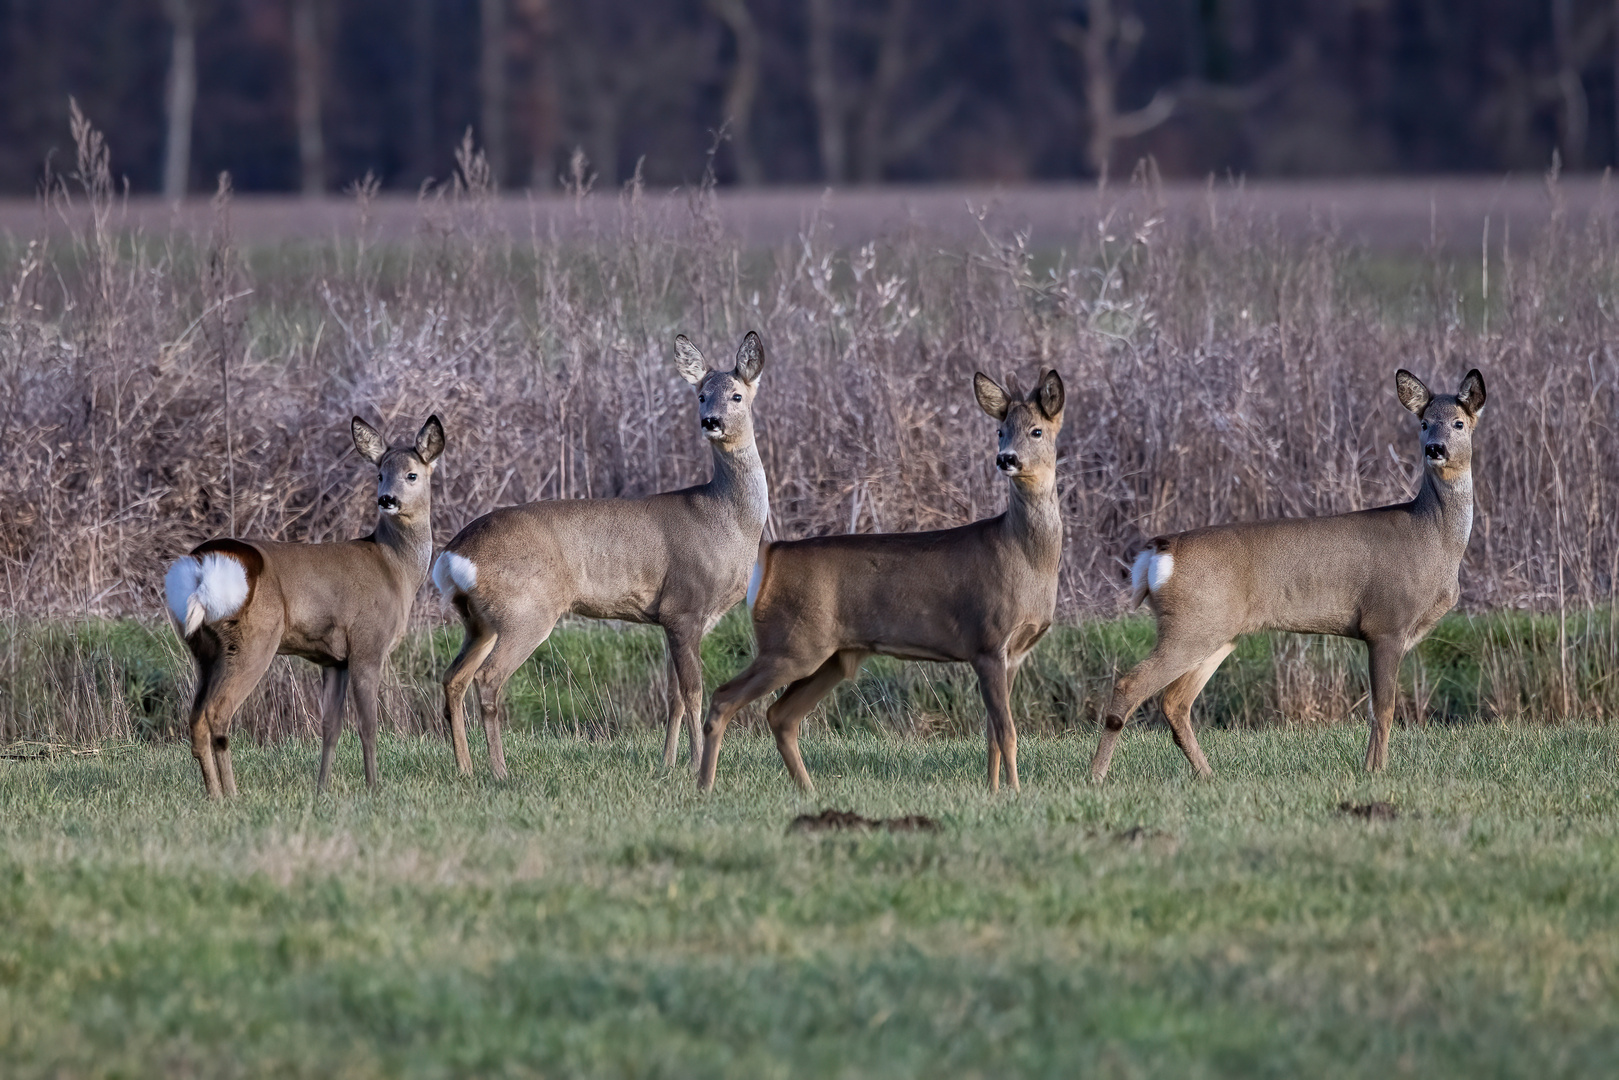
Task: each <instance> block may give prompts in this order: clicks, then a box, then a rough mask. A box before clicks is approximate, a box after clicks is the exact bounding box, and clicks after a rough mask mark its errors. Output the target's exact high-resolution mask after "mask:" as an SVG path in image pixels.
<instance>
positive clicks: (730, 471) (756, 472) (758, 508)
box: [704, 438, 770, 531]
mask: <svg viewBox="0 0 1619 1080" xmlns="http://www.w3.org/2000/svg"><path fill="white" fill-rule="evenodd" d="M713 452H714V476H713V479H711V480H709V482H708V484H707V485H706V486H705V488H704V490H705V493H706V494H708V495H709V496H710V497H711V498H715V499H718V500H719V501H721V502H723V503H725V504H726V505H727V506H728V507H730V508H731V509H732V510H733V511H735V513H736V519H737V521H738V523H740V524H741V525H743V526H744V527H746V528H749V529H753V530H755V531H757V530H762V529H763V528H764V524H765V518H766V517H767V516H769V514H770V488H769V485H768V484H766V483H765V465H764V462H763V461H762V460H760V458H759V447H758V445H757V444H756V443H755V442H754V441H753V440H752V439H751V438H750V439H749V440H748V441H747V442H746V443H744V444H742V445H740V446H724V445H722V444H720V443H714V444H713Z"/></svg>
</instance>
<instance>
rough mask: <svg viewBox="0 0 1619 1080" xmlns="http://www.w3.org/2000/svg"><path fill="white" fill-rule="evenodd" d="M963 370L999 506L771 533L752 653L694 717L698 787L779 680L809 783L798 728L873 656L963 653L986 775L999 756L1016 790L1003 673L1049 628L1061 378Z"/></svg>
mask: <svg viewBox="0 0 1619 1080" xmlns="http://www.w3.org/2000/svg"><path fill="white" fill-rule="evenodd" d="M1009 385H1010V386H1011V390H1010V392H1009V391H1008V390H1003V389H1002V388H1001V387H1000V386H998V385H996V384H995V382H994V381H993V380H992V379H990V378H988V377H987V376H985V375H983V374H976V375H974V376H973V390H974V392H975V394H976V395H977V398H978V404H979V406H980V407H982V408H983V410H984V411H985V412H986V413H988V414H989V415H990V416H992V417H994V418H995V419H996V420H997V421H999V423H1000V449H999V452H998V453H997V454H996V457H995V464H996V467H997V468H999V469H1000V470H1001V472H1003V473H1005V474H1006V477H1007V479H1008V480H1009V481H1010V485H1009V486H1010V488H1011V497H1010V499H1009V500H1008V503H1007V508H1006V512H1005V513H1004V514H1001V515H1000V516H998V517H992V518H986V519H984V520H982V521H975V522H973V523H972V524H971V525H962V526H960V527H958V528H954V529H943V530H940V531H937V532H918V533H885V534H876V535H850V536H822V537H815V538H812V539H807V540H793V541H787V542H781V543H774V544H767V545H765V546H763V547H762V548H761V549H760V552H759V562H758V565H757V567H756V569H755V571H754V581H753V583H752V584H751V585H750V587H749V598H748V599H749V603H750V606H751V607H752V609H753V631H754V637H755V638H756V639H757V641H758V650H759V651H758V655H757V656H756V657H755V658H754V661H753V663H752V664H750V665H749V666H748V668H747V670H746V671H744V672H742V674H740V675H738V676H737V677H736V678H734V679H732V680H731V681H730V682H728V683H726V684H725V685H724V686H722V687H720V688H719V689H718V690H716V691H714V700H713V702H712V704H711V705H710V706H709V711H708V719H707V722H706V723H705V724H704V726H703V769H702V773H701V775H700V777H699V786H700V787H701V788H702V789H703V790H705V791H706V790H708V789H710V788H712V787H713V786H714V772H715V769H716V767H717V766H718V763H719V753H720V741H721V740H722V739H723V738H724V737H725V727H726V725H727V724H728V723H730V720H731V717H732V716H734V715H735V714H736V712H737V710H739V709H741V708H742V707H743V706H744V705H747V704H748V703H749V702H751V701H753V700H755V699H757V698H760V697H763V696H764V695H765V694H768V693H769V692H770V691H772V690H774V689H776V688H777V687H781V686H785V687H786V688H787V689H786V691H785V692H783V693H782V695H781V696H780V697H779V698H777V699H776V700H775V702H774V703H773V704H772V705H771V706H770V708H769V710H768V711H767V712H766V714H765V715H766V718H767V719H768V720H769V722H770V729H771V731H773V732H774V733H775V736H776V748H777V749H778V750H780V751H781V758H782V761H784V762H785V763H786V765H787V771H788V772H790V773H792V776H793V779H794V780H795V781H797V782H798V786H799V787H800V788H802V789H803V790H804V791H806V792H808V791H813V790H814V785H813V784H811V783H810V777H809V772H808V771H807V770H806V769H805V768H804V760H803V758H802V757H800V756H799V753H798V726H799V723H800V722H801V721H802V720H803V719H804V717H805V716H807V715H808V714H809V712H810V710H812V709H813V708H815V706H816V704H817V703H818V702H819V701H820V700H821V699H822V698H823V697H825V696H826V695H827V694H828V693H830V692H831V690H832V688H833V687H835V686H837V684H838V683H840V682H842V681H843V680H844V679H847V678H851V677H853V675H854V674H855V672H856V671H858V670H859V668H860V664H861V662H862V661H864V660H865V659H866V657H868V656H871V655H872V654H874V653H880V654H882V655H885V656H897V657H899V658H901V659H905V660H932V661H937V662H951V661H956V662H962V663H969V664H971V665H972V666H973V670H974V671H975V672H977V674H978V688H979V691H980V693H982V694H983V698H984V705H985V707H986V709H987V710H988V713H989V718H988V722H987V725H986V734H987V742H988V744H989V786H990V789H991V790H995V789H996V788H997V787H998V786H999V784H1000V773H1001V763H1002V761H1004V762H1005V763H1006V780H1007V783H1008V784H1009V785H1010V786H1011V787H1012V789H1013V790H1014V791H1015V790H1017V786H1018V775H1017V729H1016V727H1014V725H1013V723H1012V708H1011V690H1012V680H1013V679H1014V678H1015V677H1016V675H1017V669H1018V666H1019V665H1020V664H1021V663H1022V662H1023V658H1024V657H1025V656H1027V655H1028V653H1029V650H1030V649H1032V648H1033V647H1034V644H1035V642H1037V641H1039V640H1040V638H1041V637H1042V636H1043V635H1044V634H1045V632H1046V630H1047V629H1048V628H1049V627H1050V626H1051V617H1052V615H1053V613H1054V612H1055V611H1056V607H1057V569H1058V565H1059V563H1060V562H1061V560H1062V514H1061V512H1060V511H1059V508H1058V505H1057V478H1056V466H1057V433H1058V432H1059V431H1060V430H1061V429H1062V408H1063V385H1062V379H1061V378H1059V377H1058V375H1057V373H1056V372H1055V371H1046V372H1043V373H1042V374H1041V376H1040V381H1039V382H1038V384H1037V385H1036V386H1035V389H1034V391H1033V392H1032V393H1030V394H1029V395H1028V397H1027V399H1024V398H1023V397H1022V396H1021V394H1019V392H1018V391H1017V388H1016V385H1015V384H1010V383H1009Z"/></svg>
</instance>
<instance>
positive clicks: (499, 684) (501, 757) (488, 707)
mask: <svg viewBox="0 0 1619 1080" xmlns="http://www.w3.org/2000/svg"><path fill="white" fill-rule="evenodd" d="M555 623H556V620H555V619H552V620H551V621H550V622H548V623H546V624H545V625H544V626H542V627H538V628H535V629H533V630H530V631H529V633H528V634H526V635H524V636H523V637H518V636H516V634H515V633H509V632H503V633H502V634H501V635H500V640H499V641H497V642H496V643H495V649H494V651H493V652H492V653H490V654H489V659H488V660H485V661H484V663H483V666H482V667H481V668H479V669H478V679H477V683H478V704H479V705H480V706H482V711H483V735H484V741H485V742H487V743H488V744H489V770H490V772H492V773H494V774H495V779H496V780H504V779H506V746H505V744H504V743H503V742H502V741H501V730H500V729H501V727H502V726H503V725H504V724H505V722H506V716H505V712H506V683H507V682H508V681H509V680H510V679H511V677H512V675H513V673H515V672H516V671H517V669H518V668H520V667H522V666H523V661H525V660H527V659H528V658H529V657H530V656H532V655H533V654H534V650H535V649H537V648H539V647H540V646H541V645H542V644H544V642H545V639H546V638H548V637H550V636H551V627H552V626H553V625H555Z"/></svg>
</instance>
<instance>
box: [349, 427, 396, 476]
mask: <svg viewBox="0 0 1619 1080" xmlns="http://www.w3.org/2000/svg"><path fill="white" fill-rule="evenodd" d="M349 430H350V431H351V432H352V433H353V435H354V449H356V450H358V451H359V452H360V456H361V457H363V458H365V460H367V461H369V462H370V463H371V464H373V465H375V464H377V463H378V462H379V461H381V460H382V455H383V454H386V453H387V452H388V441H387V440H386V439H384V438H383V437H382V436H381V435H378V434H377V429H376V428H374V427H372V426H371V425H370V424H368V423H366V422H365V421H364V420H361V419H360V418H359V417H358V416H356V417H355V418H354V419H353V420H352V421H351V422H350V424H349Z"/></svg>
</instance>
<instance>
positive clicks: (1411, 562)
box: [1091, 368, 1484, 780]
mask: <svg viewBox="0 0 1619 1080" xmlns="http://www.w3.org/2000/svg"><path fill="white" fill-rule="evenodd" d="M1394 384H1395V391H1396V393H1397V394H1398V395H1399V398H1400V404H1402V405H1404V406H1405V407H1406V408H1407V409H1409V410H1410V411H1411V412H1413V413H1415V414H1416V415H1417V416H1418V417H1420V418H1421V421H1422V452H1423V457H1424V468H1423V476H1422V486H1421V487H1420V488H1419V489H1418V491H1417V494H1416V497H1415V498H1414V499H1412V500H1411V501H1410V502H1407V503H1400V504H1397V505H1394V506H1384V507H1379V508H1378V509H1375V510H1357V511H1355V512H1353V513H1348V514H1337V515H1335V516H1332V517H1320V518H1284V519H1280V520H1275V521H1261V522H1246V523H1240V524H1232V525H1216V526H1213V527H1210V528H1204V529H1194V530H1192V531H1191V532H1183V533H1178V534H1176V535H1173V536H1160V537H1157V538H1155V539H1154V540H1152V541H1151V542H1150V543H1149V544H1148V545H1147V547H1146V548H1145V549H1144V550H1142V551H1141V553H1140V554H1139V555H1137V556H1136V560H1135V564H1134V566H1133V568H1132V569H1131V573H1130V581H1131V585H1132V587H1133V589H1134V599H1135V603H1137V604H1140V603H1141V601H1142V600H1143V599H1146V600H1148V601H1149V602H1150V603H1151V605H1152V610H1153V613H1154V614H1155V615H1156V616H1157V620H1158V641H1157V644H1156V645H1154V646H1153V650H1152V652H1151V654H1149V655H1148V656H1147V658H1146V659H1145V660H1143V661H1142V662H1141V663H1140V664H1137V665H1136V666H1135V668H1133V669H1132V670H1130V671H1129V672H1126V673H1125V674H1124V675H1122V676H1121V677H1120V678H1119V680H1118V682H1116V683H1115V684H1114V687H1113V696H1112V699H1111V700H1110V701H1109V703H1108V707H1107V718H1106V721H1105V724H1104V727H1103V730H1102V737H1101V740H1100V742H1099V743H1098V744H1097V747H1096V756H1095V757H1094V758H1093V759H1092V760H1091V777H1092V778H1093V779H1095V780H1101V779H1103V778H1104V777H1106V776H1107V769H1108V764H1109V761H1110V760H1111V758H1112V756H1113V747H1114V744H1116V743H1117V742H1118V739H1119V732H1120V731H1121V730H1122V729H1123V728H1124V724H1125V721H1127V720H1128V719H1129V718H1130V714H1131V713H1132V712H1134V711H1135V709H1136V707H1137V706H1139V705H1140V704H1141V703H1142V702H1144V701H1146V700H1147V699H1148V698H1150V697H1152V696H1153V695H1154V694H1156V693H1157V692H1158V691H1159V690H1164V714H1165V715H1166V716H1167V717H1168V719H1169V726H1170V730H1171V731H1172V732H1173V734H1174V737H1175V742H1176V744H1177V745H1178V746H1179V747H1180V748H1181V751H1182V752H1183V753H1185V755H1186V760H1187V761H1189V762H1191V765H1192V768H1193V769H1195V770H1196V771H1197V772H1198V774H1199V775H1202V776H1208V775H1210V774H1211V770H1210V769H1209V763H1208V759H1207V758H1205V757H1204V756H1203V751H1202V749H1201V748H1200V747H1199V746H1198V745H1197V736H1196V735H1194V734H1193V732H1192V720H1191V714H1192V702H1193V701H1195V700H1196V699H1197V695H1198V694H1199V693H1200V692H1201V691H1202V689H1203V686H1204V684H1205V683H1207V682H1208V681H1209V677H1210V676H1212V675H1213V674H1214V671H1215V669H1216V668H1218V667H1219V666H1220V662H1221V661H1222V660H1224V659H1225V658H1226V657H1227V656H1228V655H1230V653H1231V650H1232V648H1233V647H1234V640H1233V639H1235V638H1236V637H1237V636H1238V635H1240V634H1248V633H1253V632H1255V631H1259V630H1287V631H1292V632H1295V633H1301V634H1332V635H1336V636H1340V637H1349V638H1359V639H1360V640H1362V641H1364V642H1365V643H1366V651H1367V663H1368V668H1369V671H1370V676H1371V710H1370V712H1371V716H1370V725H1371V734H1370V737H1369V739H1368V741H1367V744H1366V768H1367V769H1368V770H1377V769H1382V768H1383V767H1384V766H1385V765H1387V764H1388V746H1389V729H1390V727H1391V726H1392V724H1393V722H1394V700H1395V698H1396V696H1397V695H1398V693H1399V673H1400V661H1401V659H1403V658H1404V656H1405V654H1406V652H1407V651H1408V650H1409V649H1410V648H1411V647H1412V646H1413V645H1415V644H1416V643H1417V642H1419V641H1421V640H1422V639H1423V638H1424V637H1425V636H1426V635H1427V633H1428V631H1430V630H1432V629H1433V627H1434V624H1435V623H1437V622H1438V621H1439V618H1440V616H1442V615H1444V613H1445V612H1447V611H1449V610H1450V609H1451V607H1453V606H1454V605H1455V603H1456V600H1457V598H1458V597H1459V596H1460V595H1461V585H1460V581H1459V578H1458V572H1459V570H1460V568H1461V561H1462V555H1463V554H1464V553H1465V552H1466V550H1467V538H1468V533H1469V532H1470V531H1471V529H1472V526H1473V472H1472V467H1473V431H1474V429H1475V428H1476V427H1477V426H1478V421H1479V416H1480V414H1481V413H1482V412H1483V410H1484V376H1482V375H1480V374H1479V372H1478V370H1477V369H1476V368H1475V369H1473V370H1472V371H1469V372H1468V373H1467V376H1466V377H1465V378H1464V379H1462V383H1461V387H1460V389H1458V390H1457V391H1456V393H1455V394H1454V395H1450V394H1441V395H1437V396H1436V395H1435V394H1433V393H1431V392H1430V391H1429V390H1428V388H1427V387H1426V386H1424V385H1423V384H1422V380H1420V379H1418V378H1417V377H1416V376H1415V375H1413V374H1411V373H1410V372H1409V371H1406V370H1404V369H1403V368H1402V369H1401V370H1399V371H1397V372H1396V373H1395V376H1394ZM1165 687H1168V689H1165Z"/></svg>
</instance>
